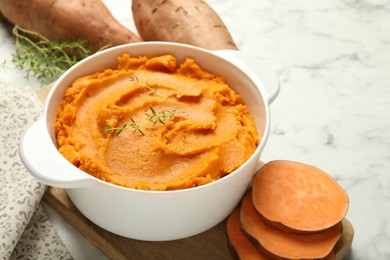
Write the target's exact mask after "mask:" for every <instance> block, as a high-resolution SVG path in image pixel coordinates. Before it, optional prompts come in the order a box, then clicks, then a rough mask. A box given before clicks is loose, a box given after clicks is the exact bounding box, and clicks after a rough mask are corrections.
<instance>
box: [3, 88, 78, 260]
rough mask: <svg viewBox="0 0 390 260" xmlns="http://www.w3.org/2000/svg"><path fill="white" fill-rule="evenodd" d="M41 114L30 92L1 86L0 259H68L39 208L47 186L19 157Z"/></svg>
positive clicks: (62, 246) (38, 105)
mask: <svg viewBox="0 0 390 260" xmlns="http://www.w3.org/2000/svg"><path fill="white" fill-rule="evenodd" d="M41 111H42V106H41V103H40V101H39V100H38V98H37V97H36V95H35V93H34V92H33V91H32V90H31V89H29V88H22V89H21V88H17V87H14V86H10V85H7V84H5V83H2V82H0V140H1V141H0V259H8V258H11V255H12V258H14V259H20V258H22V259H60V258H61V259H70V258H71V256H70V254H69V252H68V250H67V249H66V247H65V246H64V244H63V243H62V241H61V239H60V238H59V237H58V235H57V233H56V231H55V230H54V228H53V226H52V225H51V224H50V222H49V220H48V218H47V216H46V214H45V212H44V211H43V209H42V208H41V206H40V205H39V203H40V200H41V198H42V195H43V194H44V192H45V189H46V186H45V185H43V184H42V183H40V182H39V181H38V180H36V179H35V178H34V177H33V176H31V175H30V173H29V172H28V171H27V169H26V168H25V167H24V165H23V163H22V161H21V159H20V157H19V142H20V138H21V136H22V134H23V133H24V131H25V130H26V129H27V128H28V126H29V125H30V124H31V123H33V122H34V121H35V120H37V119H38V118H39V117H40V115H41ZM34 212H35V214H34ZM14 251H15V252H14ZM58 256H60V257H58Z"/></svg>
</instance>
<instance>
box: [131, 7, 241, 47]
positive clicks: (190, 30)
mask: <svg viewBox="0 0 390 260" xmlns="http://www.w3.org/2000/svg"><path fill="white" fill-rule="evenodd" d="M132 12H133V17H134V22H135V25H136V27H137V29H138V32H139V33H140V35H141V37H142V38H143V39H144V40H145V41H170V42H180V43H187V44H191V45H195V46H199V47H203V48H206V49H211V50H222V49H237V47H236V44H235V43H234V41H233V38H232V36H231V35H230V33H229V31H228V29H227V28H226V26H225V24H224V23H223V21H222V19H221V18H220V17H219V15H218V14H217V13H216V12H215V11H214V10H213V9H212V8H211V7H210V6H209V5H208V4H207V3H206V2H205V1H202V0H133V1H132Z"/></svg>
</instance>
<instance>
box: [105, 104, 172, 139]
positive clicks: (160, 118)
mask: <svg viewBox="0 0 390 260" xmlns="http://www.w3.org/2000/svg"><path fill="white" fill-rule="evenodd" d="M150 111H151V113H145V115H146V116H147V117H148V119H149V121H150V122H151V123H152V124H153V125H156V124H157V123H158V122H160V123H161V124H165V120H167V119H171V118H172V117H174V115H175V114H176V110H175V109H173V110H170V111H160V112H158V113H157V112H156V110H154V108H153V107H150ZM130 120H131V122H132V123H131V124H123V125H121V126H119V127H113V126H111V125H110V124H108V123H106V124H105V125H104V126H105V129H104V131H103V135H106V134H107V133H109V132H111V133H114V132H116V135H119V134H120V133H122V132H123V130H125V129H126V128H129V127H130V128H133V129H134V133H136V132H138V133H140V134H141V135H145V133H144V132H143V131H142V129H141V126H140V125H139V124H138V123H137V122H135V120H134V119H133V118H131V117H130Z"/></svg>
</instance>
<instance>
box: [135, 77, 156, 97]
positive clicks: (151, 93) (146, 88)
mask: <svg viewBox="0 0 390 260" xmlns="http://www.w3.org/2000/svg"><path fill="white" fill-rule="evenodd" d="M130 81H134V82H137V83H139V84H141V86H142V89H144V90H150V93H149V95H154V94H156V92H157V85H156V87H154V88H153V87H151V86H150V85H149V84H148V83H147V82H146V83H143V84H142V83H141V82H140V81H139V79H138V77H137V76H131V77H130Z"/></svg>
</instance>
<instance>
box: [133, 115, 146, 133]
mask: <svg viewBox="0 0 390 260" xmlns="http://www.w3.org/2000/svg"><path fill="white" fill-rule="evenodd" d="M130 120H131V122H132V123H131V124H130V127H132V128H134V133H135V132H139V133H140V134H141V135H145V134H144V132H142V130H141V128H140V125H139V124H137V123H136V122H135V121H134V119H133V118H131V117H130Z"/></svg>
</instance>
